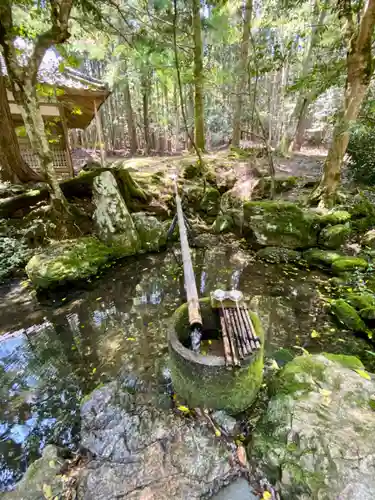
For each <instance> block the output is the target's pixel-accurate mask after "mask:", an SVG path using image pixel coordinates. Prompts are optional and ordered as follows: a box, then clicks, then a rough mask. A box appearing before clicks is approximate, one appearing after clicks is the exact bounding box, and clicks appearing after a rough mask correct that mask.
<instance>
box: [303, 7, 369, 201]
mask: <svg viewBox="0 0 375 500" xmlns="http://www.w3.org/2000/svg"><path fill="white" fill-rule="evenodd" d="M342 16H343V17H345V18H346V30H347V31H346V34H347V38H348V53H347V59H346V65H347V79H346V85H345V95H344V104H343V110H342V112H341V113H340V114H339V115H338V119H337V122H336V126H335V129H334V132H333V139H332V143H331V146H330V149H329V151H328V154H327V158H326V161H325V163H324V171H323V175H322V178H321V181H320V184H319V186H318V187H317V188H316V189H315V191H314V192H313V193H312V195H311V201H312V202H318V203H319V205H320V206H331V205H333V204H334V202H335V197H336V192H337V188H338V186H339V184H340V177H341V165H342V162H343V160H344V156H345V153H346V149H347V147H348V142H349V128H350V125H351V123H352V122H353V121H355V120H356V118H357V116H358V113H359V111H360V108H361V104H362V102H363V99H364V97H365V95H366V92H367V89H368V87H369V84H370V80H371V75H372V73H373V61H372V53H371V40H372V34H373V31H374V26H375V0H367V3H366V4H365V6H364V8H363V11H362V15H361V18H360V21H359V26H358V29H357V30H355V29H354V14H353V12H352V10H351V8H349V9H348V8H347V9H346V10H345V12H343V13H342Z"/></svg>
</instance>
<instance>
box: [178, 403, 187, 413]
mask: <svg viewBox="0 0 375 500" xmlns="http://www.w3.org/2000/svg"><path fill="white" fill-rule="evenodd" d="M177 410H180V411H182V412H183V413H190V409H189V408H188V407H187V406H184V405H180V406H177Z"/></svg>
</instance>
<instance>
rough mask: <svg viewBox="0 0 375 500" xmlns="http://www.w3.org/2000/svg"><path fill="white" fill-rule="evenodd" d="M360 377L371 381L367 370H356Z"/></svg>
mask: <svg viewBox="0 0 375 500" xmlns="http://www.w3.org/2000/svg"><path fill="white" fill-rule="evenodd" d="M355 371H356V372H357V373H358V375H359V376H361V377H362V378H364V379H366V380H371V376H370V374H369V373H367V372H366V371H365V370H359V369H357V370H355Z"/></svg>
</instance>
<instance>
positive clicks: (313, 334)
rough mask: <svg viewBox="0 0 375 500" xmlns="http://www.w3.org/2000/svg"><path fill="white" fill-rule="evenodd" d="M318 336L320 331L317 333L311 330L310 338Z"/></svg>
mask: <svg viewBox="0 0 375 500" xmlns="http://www.w3.org/2000/svg"><path fill="white" fill-rule="evenodd" d="M319 337H320V333H319V332H317V331H316V330H313V331H312V332H311V338H313V339H317V338H319Z"/></svg>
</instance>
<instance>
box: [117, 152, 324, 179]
mask: <svg viewBox="0 0 375 500" xmlns="http://www.w3.org/2000/svg"><path fill="white" fill-rule="evenodd" d="M326 154H327V151H326V150H325V149H319V148H302V150H301V151H299V152H296V153H294V155H293V156H291V157H290V158H283V157H280V156H276V155H275V156H274V162H275V169H276V175H280V176H282V175H288V176H304V177H307V178H308V177H311V178H314V179H318V178H319V176H320V174H321V169H322V165H323V162H324V158H325V156H326ZM108 159H109V160H110V161H111V160H112V159H113V160H118V159H119V158H118V157H113V158H108ZM203 159H204V160H205V161H206V162H208V163H211V162H212V163H216V164H217V166H218V167H220V164H221V163H222V164H223V166H227V167H229V166H233V167H235V168H236V174H237V175H238V176H239V177H240V176H241V174H242V173H246V172H248V171H249V166H256V167H264V166H265V164H266V158H257V157H249V158H235V157H232V158H231V151H230V150H229V149H225V150H220V151H212V152H208V153H206V154H205V155H204V156H203ZM189 161H191V162H192V163H193V162H195V161H196V155H195V154H181V155H176V156H148V157H145V156H137V157H133V158H128V159H125V160H124V164H125V165H127V166H128V167H129V168H134V169H136V170H143V171H149V172H157V171H165V170H169V171H170V173H171V174H172V173H178V171H179V169H180V168H181V165H182V164H186V163H188V162H189Z"/></svg>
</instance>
